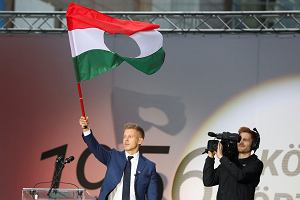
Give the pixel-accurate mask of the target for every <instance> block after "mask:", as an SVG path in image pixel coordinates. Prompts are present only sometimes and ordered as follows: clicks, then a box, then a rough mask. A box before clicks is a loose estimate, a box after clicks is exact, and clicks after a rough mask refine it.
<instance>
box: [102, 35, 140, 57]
mask: <svg viewBox="0 0 300 200" xmlns="http://www.w3.org/2000/svg"><path fill="white" fill-rule="evenodd" d="M104 42H105V44H106V46H107V47H108V48H109V49H110V50H111V51H112V52H115V53H118V54H119V55H121V56H125V57H132V58H134V57H137V56H139V55H140V49H139V46H138V45H137V43H136V42H135V41H134V40H133V39H132V38H130V37H129V36H128V35H122V34H108V33H105V34H104Z"/></svg>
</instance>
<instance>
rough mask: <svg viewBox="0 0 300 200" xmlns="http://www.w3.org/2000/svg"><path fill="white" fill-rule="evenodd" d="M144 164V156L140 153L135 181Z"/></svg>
mask: <svg viewBox="0 0 300 200" xmlns="http://www.w3.org/2000/svg"><path fill="white" fill-rule="evenodd" d="M145 165H146V162H145V158H144V156H143V155H142V154H140V157H139V162H138V165H137V168H136V175H135V181H137V179H138V178H139V174H140V173H142V171H143V169H144V167H145Z"/></svg>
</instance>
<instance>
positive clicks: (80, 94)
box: [77, 82, 86, 118]
mask: <svg viewBox="0 0 300 200" xmlns="http://www.w3.org/2000/svg"><path fill="white" fill-rule="evenodd" d="M77 90H78V95H79V101H80V108H81V114H82V116H83V117H84V118H85V117H86V116H85V111H84V104H83V98H82V92H81V86H80V82H78V83H77Z"/></svg>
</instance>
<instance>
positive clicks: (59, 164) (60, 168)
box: [47, 160, 65, 197]
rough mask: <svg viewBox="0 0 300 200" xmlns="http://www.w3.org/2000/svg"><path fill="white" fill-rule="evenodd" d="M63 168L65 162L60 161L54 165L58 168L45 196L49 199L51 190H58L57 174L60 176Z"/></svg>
mask: <svg viewBox="0 0 300 200" xmlns="http://www.w3.org/2000/svg"><path fill="white" fill-rule="evenodd" d="M64 167H65V162H64V160H62V161H60V162H57V164H56V167H55V168H58V171H57V173H56V174H55V175H54V178H53V181H52V184H51V187H50V189H49V191H48V193H47V196H48V197H50V193H51V192H52V190H53V188H58V185H57V183H58V180H57V179H58V177H59V174H61V172H62V170H63V168H64Z"/></svg>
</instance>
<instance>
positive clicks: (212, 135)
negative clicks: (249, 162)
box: [208, 132, 241, 142]
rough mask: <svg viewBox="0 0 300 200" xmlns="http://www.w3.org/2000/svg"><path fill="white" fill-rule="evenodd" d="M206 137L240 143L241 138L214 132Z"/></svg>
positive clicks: (236, 135) (237, 135)
mask: <svg viewBox="0 0 300 200" xmlns="http://www.w3.org/2000/svg"><path fill="white" fill-rule="evenodd" d="M208 135H209V136H210V137H215V138H217V139H220V140H232V141H236V142H240V141H241V136H240V135H239V134H237V133H230V132H223V133H214V132H208Z"/></svg>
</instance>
